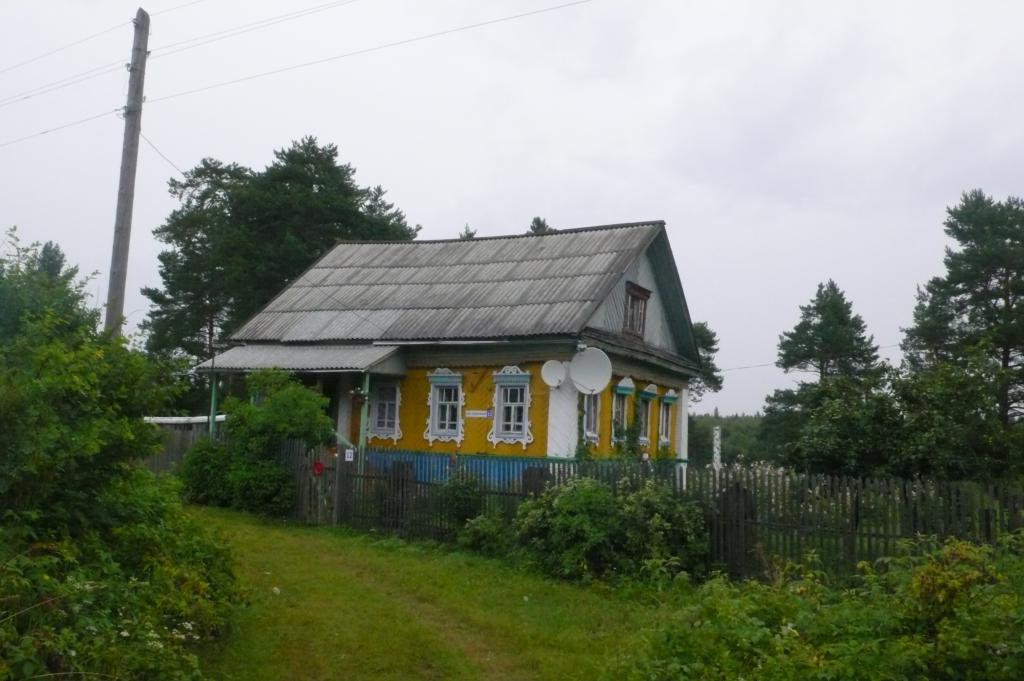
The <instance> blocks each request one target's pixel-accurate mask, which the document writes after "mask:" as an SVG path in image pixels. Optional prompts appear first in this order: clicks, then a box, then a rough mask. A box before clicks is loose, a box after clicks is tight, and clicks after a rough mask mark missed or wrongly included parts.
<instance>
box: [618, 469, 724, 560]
mask: <svg viewBox="0 0 1024 681" xmlns="http://www.w3.org/2000/svg"><path fill="white" fill-rule="evenodd" d="M620 510H621V514H622V518H623V527H624V530H625V551H624V552H625V554H626V555H627V556H631V557H632V558H633V560H634V562H635V563H639V564H640V565H641V567H645V566H646V567H647V568H648V569H650V567H652V566H654V565H659V566H661V568H662V569H663V570H670V571H672V572H679V571H685V572H689V573H691V574H693V573H695V572H699V571H701V570H702V569H703V567H704V565H705V563H706V561H707V557H708V551H709V549H710V546H709V544H708V533H707V528H706V524H705V521H704V512H703V510H702V509H701V507H700V506H699V505H698V504H697V503H695V502H693V501H687V500H683V499H680V498H679V496H678V495H677V494H676V493H675V492H674V491H673V490H672V488H670V487H669V486H667V485H664V484H661V483H658V482H655V481H654V480H647V481H646V482H644V483H643V484H641V485H640V486H639V487H638V488H637V489H636V490H635V491H633V492H631V493H629V494H625V495H623V496H622V497H621V502H620ZM655 561H656V562H655ZM634 569H635V567H634Z"/></svg>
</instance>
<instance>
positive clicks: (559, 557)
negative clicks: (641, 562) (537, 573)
mask: <svg viewBox="0 0 1024 681" xmlns="http://www.w3.org/2000/svg"><path fill="white" fill-rule="evenodd" d="M514 527H515V533H516V539H517V541H518V543H519V545H520V546H521V547H522V548H523V550H524V552H525V553H526V555H527V556H528V557H529V558H530V559H531V560H532V561H533V562H534V563H535V564H536V565H537V566H538V567H539V568H540V569H541V570H543V571H544V572H546V573H548V574H550V575H553V576H555V577H563V578H566V579H586V578H592V577H602V576H605V575H609V574H611V573H614V572H617V571H619V570H621V569H622V567H623V556H622V555H621V553H620V549H621V547H622V546H623V545H624V543H625V541H624V540H625V531H624V527H623V518H622V515H621V513H620V512H619V507H618V500H617V499H616V498H615V494H614V493H613V492H612V489H611V488H610V487H609V486H608V485H606V484H604V483H602V482H599V481H597V480H594V479H591V478H577V479H575V480H570V481H569V482H567V483H565V484H564V485H561V486H559V487H555V488H552V489H549V490H547V491H546V492H544V493H543V494H542V495H540V496H539V497H537V498H535V499H528V500H527V501H524V502H523V503H522V504H521V505H520V506H519V510H518V512H517V513H516V519H515V525H514Z"/></svg>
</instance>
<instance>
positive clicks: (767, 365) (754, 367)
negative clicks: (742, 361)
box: [719, 343, 899, 372]
mask: <svg viewBox="0 0 1024 681" xmlns="http://www.w3.org/2000/svg"><path fill="white" fill-rule="evenodd" d="M892 347H899V343H893V344H891V345H880V346H879V348H878V349H880V350H887V349H889V348H892ZM775 366H776V364H775V363H774V361H766V363H764V364H762V365H746V366H745V367H730V368H729V369H721V370H719V371H723V372H738V371H743V370H745V369H761V368H762V367H775Z"/></svg>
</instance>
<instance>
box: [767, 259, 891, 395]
mask: <svg viewBox="0 0 1024 681" xmlns="http://www.w3.org/2000/svg"><path fill="white" fill-rule="evenodd" d="M873 340H874V339H873V337H871V336H868V335H866V333H865V326H864V320H863V319H861V316H860V315H857V314H854V313H853V306H852V305H851V303H850V302H849V301H848V300H847V299H846V295H845V294H844V293H843V292H842V290H840V288H839V286H838V285H837V284H836V283H835V282H834V281H832V280H831V279H829V280H828V282H826V283H824V284H818V292H817V294H816V295H815V296H814V299H813V300H811V302H810V303H809V304H807V305H801V306H800V321H799V322H798V323H797V325H796V326H795V327H794V328H793V330H792V331H787V332H785V333H783V334H782V335H781V336H779V359H778V361H777V362H776V364H777V365H778V366H779V367H781V368H783V369H785V370H786V371H790V370H791V369H800V370H802V371H814V372H816V373H817V374H818V380H819V381H823V380H824V379H826V378H828V377H830V376H858V375H863V374H864V373H865V372H867V371H868V370H869V369H871V368H872V367H874V366H875V364H876V363H877V361H878V346H876V345H875V344H874V343H873Z"/></svg>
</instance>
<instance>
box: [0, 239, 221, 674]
mask: <svg viewBox="0 0 1024 681" xmlns="http://www.w3.org/2000/svg"><path fill="white" fill-rule="evenodd" d="M73 279H74V271H73V270H68V269H67V268H65V266H64V261H63V255H62V254H61V253H60V251H59V249H58V248H56V247H55V246H53V245H52V244H51V245H48V246H44V247H42V248H40V249H34V248H31V247H30V248H29V249H21V248H20V247H15V249H14V253H13V255H12V256H6V255H4V254H0V679H2V680H3V681H7V680H9V679H72V678H74V679H79V678H82V679H84V678H89V679H94V678H95V679H141V680H149V679H152V680H154V681H156V680H160V681H163V680H169V681H178V680H179V679H180V680H184V679H189V680H190V681H194V680H196V679H199V678H201V675H200V673H199V670H198V660H197V658H196V655H195V650H196V648H197V646H199V645H204V644H208V643H209V642H210V640H211V639H212V638H213V637H214V636H215V635H216V634H217V633H218V632H220V631H221V630H222V629H223V628H224V626H225V622H226V616H227V612H228V607H229V603H230V601H231V600H232V599H233V598H234V596H235V593H234V579H233V577H232V572H231V564H230V561H229V560H228V556H227V553H226V551H225V549H224V548H223V546H222V544H221V543H220V542H219V541H216V540H214V539H213V538H211V537H210V536H209V535H208V534H207V533H206V532H205V531H204V529H203V528H202V527H200V526H198V524H197V523H194V522H192V521H191V520H190V519H189V518H188V516H187V515H186V513H185V512H184V510H183V509H182V506H181V501H180V496H179V490H177V489H176V488H175V487H174V481H171V480H162V481H158V480H156V479H155V478H154V477H153V476H152V475H151V474H149V473H147V472H145V471H142V470H140V469H139V466H138V465H137V464H138V462H139V461H140V460H142V459H143V458H144V457H146V456H148V455H150V454H152V453H153V452H154V450H156V449H157V448H158V447H159V434H158V432H157V430H156V429H155V428H154V427H153V426H151V425H149V424H147V423H145V422H144V420H143V416H144V415H146V414H153V413H161V412H160V410H161V409H162V408H163V406H164V405H165V404H167V398H169V397H170V394H169V392H168V390H167V389H166V387H165V386H168V385H172V384H173V383H174V381H173V380H169V377H168V375H167V374H166V373H165V372H164V370H163V367H161V366H160V365H158V364H156V363H154V362H152V361H150V360H149V359H147V358H146V357H145V356H144V355H142V354H141V353H138V352H135V351H132V350H131V349H129V348H128V347H127V345H126V344H125V343H124V341H123V340H121V339H119V338H112V337H111V336H109V335H105V334H100V333H98V332H97V331H96V316H95V314H94V313H93V312H92V311H90V310H89V309H88V308H87V306H86V305H85V304H84V300H83V294H82V288H81V285H80V284H75V283H73Z"/></svg>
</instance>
